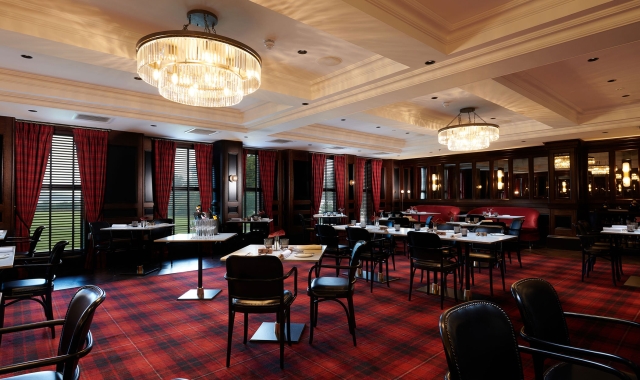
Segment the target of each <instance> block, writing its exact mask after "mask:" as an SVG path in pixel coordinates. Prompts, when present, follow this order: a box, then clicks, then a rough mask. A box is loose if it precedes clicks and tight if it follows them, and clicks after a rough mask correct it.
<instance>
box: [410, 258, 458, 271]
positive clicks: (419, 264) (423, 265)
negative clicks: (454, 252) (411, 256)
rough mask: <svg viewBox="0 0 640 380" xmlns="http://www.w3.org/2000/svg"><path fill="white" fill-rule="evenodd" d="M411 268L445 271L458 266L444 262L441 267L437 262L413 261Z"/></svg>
mask: <svg viewBox="0 0 640 380" xmlns="http://www.w3.org/2000/svg"><path fill="white" fill-rule="evenodd" d="M413 266H414V267H415V268H418V269H432V270H433V269H438V270H440V269H442V270H447V269H451V268H455V267H456V266H458V264H456V263H448V262H445V263H444V265H441V263H440V262H439V261H428V260H414V262H413Z"/></svg>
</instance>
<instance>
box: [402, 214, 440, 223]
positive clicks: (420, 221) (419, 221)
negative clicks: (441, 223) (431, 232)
mask: <svg viewBox="0 0 640 380" xmlns="http://www.w3.org/2000/svg"><path fill="white" fill-rule="evenodd" d="M439 214H440V213H439V212H427V211H402V215H404V216H410V217H414V216H417V217H418V223H422V217H423V216H430V215H439Z"/></svg>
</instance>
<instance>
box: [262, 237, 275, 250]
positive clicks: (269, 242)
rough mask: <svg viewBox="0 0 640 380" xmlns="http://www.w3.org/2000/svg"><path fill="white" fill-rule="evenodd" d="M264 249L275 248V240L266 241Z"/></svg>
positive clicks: (268, 239)
mask: <svg viewBox="0 0 640 380" xmlns="http://www.w3.org/2000/svg"><path fill="white" fill-rule="evenodd" d="M264 247H265V248H271V247H273V239H271V238H267V239H264Z"/></svg>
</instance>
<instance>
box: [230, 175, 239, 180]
mask: <svg viewBox="0 0 640 380" xmlns="http://www.w3.org/2000/svg"><path fill="white" fill-rule="evenodd" d="M229 182H238V176H237V175H235V174H232V175H230V176H229Z"/></svg>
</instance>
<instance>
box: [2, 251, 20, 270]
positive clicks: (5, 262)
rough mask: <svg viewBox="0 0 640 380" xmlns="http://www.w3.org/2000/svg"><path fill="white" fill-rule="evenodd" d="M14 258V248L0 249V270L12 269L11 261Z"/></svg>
mask: <svg viewBox="0 0 640 380" xmlns="http://www.w3.org/2000/svg"><path fill="white" fill-rule="evenodd" d="M15 256H16V247H15V246H8V247H0V269H9V268H13V260H14V259H15Z"/></svg>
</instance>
